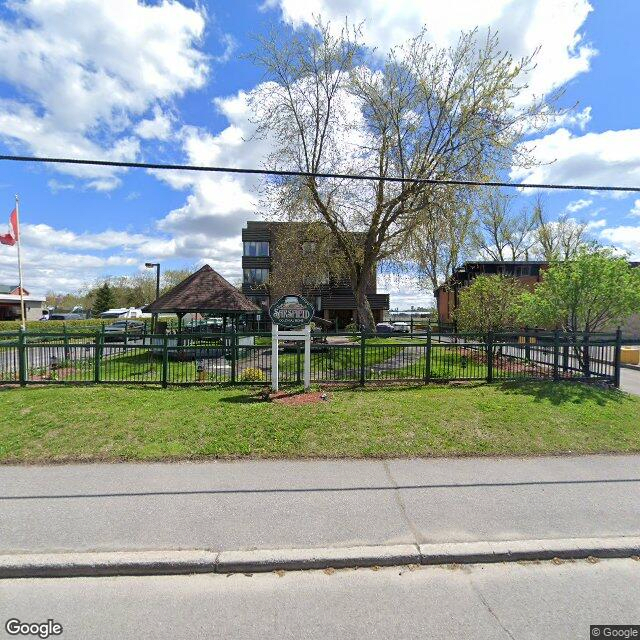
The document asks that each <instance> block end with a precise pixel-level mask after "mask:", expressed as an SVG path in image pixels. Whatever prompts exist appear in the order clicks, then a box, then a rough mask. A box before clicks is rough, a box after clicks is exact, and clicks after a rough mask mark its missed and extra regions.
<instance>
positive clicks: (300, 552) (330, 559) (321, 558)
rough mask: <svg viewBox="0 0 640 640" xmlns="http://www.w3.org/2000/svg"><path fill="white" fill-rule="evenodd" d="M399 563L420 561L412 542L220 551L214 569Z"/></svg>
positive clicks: (249, 570) (235, 570)
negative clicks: (361, 545) (372, 545)
mask: <svg viewBox="0 0 640 640" xmlns="http://www.w3.org/2000/svg"><path fill="white" fill-rule="evenodd" d="M402 564H420V551H419V549H418V547H417V546H416V545H413V544H402V545H389V546H374V547H342V548H340V547H337V548H335V549H334V548H325V549H274V550H267V549H259V550H257V551H222V552H221V553H220V556H219V558H218V566H217V571H218V572H219V573H252V572H259V571H275V570H281V569H282V570H287V571H295V570H301V569H327V568H330V567H331V568H334V569H344V568H347V567H373V566H379V567H390V566H397V565H402Z"/></svg>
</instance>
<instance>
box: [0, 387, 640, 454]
mask: <svg viewBox="0 0 640 640" xmlns="http://www.w3.org/2000/svg"><path fill="white" fill-rule="evenodd" d="M0 401H1V403H2V408H3V410H2V412H1V413H0V461H2V462H46V461H63V460H152V459H178V458H202V457H220V458H225V457H244V456H251V457H299V456H335V457H340V456H353V457H367V456H369V457H378V456H413V455H415V456H444V455H488V454H496V455H500V454H542V453H561V452H574V453H578V452H579V453H586V452H609V451H620V452H629V451H640V398H635V397H631V396H627V395H625V394H623V393H620V392H616V391H609V390H605V389H601V388H598V387H595V386H585V385H580V384H571V383H556V384H554V383H549V382H531V383H502V384H493V385H473V386H425V387H422V386H421V387H397V388H391V389H389V388H387V389H375V388H367V389H364V390H361V389H338V390H331V391H329V400H328V401H327V402H321V403H318V404H312V405H303V406H286V405H282V404H274V403H266V402H262V401H259V400H258V399H257V390H256V389H253V388H246V387H245V388H208V389H207V388H169V389H159V388H139V387H138V388H134V387H113V386H112V387H110V386H95V387H94V386H86V387H44V386H42V387H28V388H26V389H19V388H7V389H3V390H1V391H0Z"/></svg>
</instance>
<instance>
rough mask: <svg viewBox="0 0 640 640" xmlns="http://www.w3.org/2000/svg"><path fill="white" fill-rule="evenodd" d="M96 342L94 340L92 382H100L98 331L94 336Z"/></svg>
mask: <svg viewBox="0 0 640 640" xmlns="http://www.w3.org/2000/svg"><path fill="white" fill-rule="evenodd" d="M95 340H96V342H95V347H94V350H95V361H94V363H93V364H94V368H93V381H94V382H100V359H101V357H102V334H101V333H100V331H96V338H95Z"/></svg>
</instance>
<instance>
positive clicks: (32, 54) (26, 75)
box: [0, 0, 208, 189]
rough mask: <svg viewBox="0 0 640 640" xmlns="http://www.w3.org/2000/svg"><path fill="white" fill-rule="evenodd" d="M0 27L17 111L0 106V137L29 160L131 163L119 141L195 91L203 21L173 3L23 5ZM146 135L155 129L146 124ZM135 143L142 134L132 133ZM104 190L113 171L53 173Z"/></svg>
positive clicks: (5, 74) (126, 145)
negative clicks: (161, 105) (87, 180)
mask: <svg viewBox="0 0 640 640" xmlns="http://www.w3.org/2000/svg"><path fill="white" fill-rule="evenodd" d="M8 7H9V8H10V9H11V10H12V11H13V12H14V13H15V15H16V19H15V20H14V21H12V22H9V21H0V79H1V80H3V81H4V82H7V83H10V84H11V85H12V86H13V87H15V88H17V89H18V90H19V91H21V93H22V101H21V102H18V101H17V100H13V101H9V100H4V101H2V102H0V137H1V138H3V139H4V140H5V141H7V142H8V143H10V144H13V145H18V146H19V147H24V148H27V149H28V150H29V151H31V152H32V153H35V154H37V155H57V156H60V155H64V156H75V157H100V158H106V159H111V160H133V159H135V158H136V156H137V155H138V153H139V142H138V141H137V140H136V139H134V138H132V137H131V136H130V135H129V136H128V135H127V134H126V132H127V131H128V130H129V129H130V128H131V127H132V125H134V124H135V120H136V119H137V118H139V117H141V116H143V115H144V114H145V113H146V112H147V111H148V110H149V109H150V108H151V107H152V106H153V105H157V103H158V102H163V101H164V102H166V101H169V100H171V99H173V98H174V97H177V96H180V95H182V94H184V93H185V92H186V91H188V90H189V89H194V88H199V87H201V86H203V84H204V82H205V79H206V76H207V72H208V66H207V60H206V58H205V56H204V55H203V54H202V53H201V52H200V51H199V50H198V48H197V47H198V45H199V43H200V41H201V39H202V37H203V33H204V27H205V15H204V11H203V10H201V9H189V8H187V7H185V6H183V5H182V4H180V3H179V2H175V1H173V0H161V2H159V3H157V4H154V5H151V4H142V3H140V2H138V1H137V0H109V2H103V1H102V0H55V1H52V0H25V1H23V2H18V1H13V2H10V3H9V4H8ZM151 122H154V127H155V130H156V131H157V130H158V127H159V124H161V122H160V123H159V122H158V121H157V116H156V117H154V120H153V121H151ZM141 127H142V132H143V134H144V133H145V132H146V133H149V128H150V127H151V125H150V124H143V125H141ZM56 168H57V169H58V170H60V171H64V172H66V173H69V174H72V175H76V176H80V177H94V178H97V180H96V181H95V182H94V183H92V184H91V186H93V187H95V188H97V189H107V188H113V186H115V185H116V184H117V180H116V179H115V177H114V176H115V171H114V170H110V169H97V168H91V167H77V166H76V167H71V166H63V165H59V166H57V167H56Z"/></svg>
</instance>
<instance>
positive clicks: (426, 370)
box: [424, 325, 431, 383]
mask: <svg viewBox="0 0 640 640" xmlns="http://www.w3.org/2000/svg"><path fill="white" fill-rule="evenodd" d="M424 357H425V365H424V381H425V382H427V383H428V382H430V381H431V325H429V326H428V327H427V346H426V349H425V355H424Z"/></svg>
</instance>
